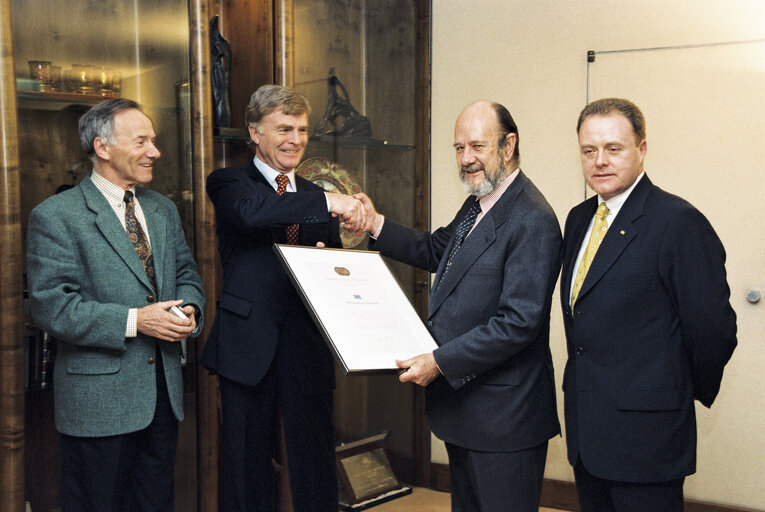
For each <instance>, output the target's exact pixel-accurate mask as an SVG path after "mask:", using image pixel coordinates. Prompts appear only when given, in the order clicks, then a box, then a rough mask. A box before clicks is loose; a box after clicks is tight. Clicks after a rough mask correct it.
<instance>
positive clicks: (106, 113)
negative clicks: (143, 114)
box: [78, 98, 141, 163]
mask: <svg viewBox="0 0 765 512" xmlns="http://www.w3.org/2000/svg"><path fill="white" fill-rule="evenodd" d="M132 109H135V110H141V107H140V105H139V104H138V103H136V102H135V101H133V100H128V99H124V98H119V99H115V100H109V101H104V102H102V103H99V104H98V105H96V106H95V107H93V108H91V109H90V110H88V111H87V112H85V114H83V115H82V117H80V121H79V123H78V130H79V134H80V142H81V143H82V148H83V149H84V150H85V153H87V155H88V157H89V158H90V159H91V160H92V161H93V162H94V163H95V162H96V149H95V146H94V144H93V142H94V141H95V140H96V137H98V138H100V139H101V140H103V141H104V142H106V143H107V144H109V145H112V144H114V143H115V140H114V117H115V116H116V115H117V114H119V113H120V112H124V111H125V110H132Z"/></svg>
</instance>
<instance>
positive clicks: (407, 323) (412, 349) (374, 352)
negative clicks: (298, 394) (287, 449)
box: [274, 244, 438, 375]
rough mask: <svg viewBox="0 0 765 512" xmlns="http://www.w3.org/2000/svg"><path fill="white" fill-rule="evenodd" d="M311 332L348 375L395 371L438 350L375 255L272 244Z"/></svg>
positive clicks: (391, 275) (353, 251) (400, 289)
mask: <svg viewBox="0 0 765 512" xmlns="http://www.w3.org/2000/svg"><path fill="white" fill-rule="evenodd" d="M274 252H275V253H276V255H277V257H278V258H279V261H280V262H281V264H282V265H283V266H284V269H285V271H286V272H287V275H288V276H289V279H290V281H291V282H292V284H293V286H294V287H295V289H296V290H297V292H298V295H300V298H301V300H302V301H303V304H304V305H305V307H306V309H307V310H308V313H309V314H310V315H311V318H312V319H313V321H314V323H315V324H316V327H317V328H318V329H319V332H321V334H322V336H323V337H324V340H325V342H326V343H327V346H328V347H329V349H330V351H331V352H332V355H333V356H334V358H335V361H337V364H338V365H339V366H340V368H341V369H342V370H343V374H344V375H348V374H386V373H395V372H398V371H400V370H399V368H398V367H397V366H396V359H399V360H404V359H408V358H410V357H414V356H416V355H419V354H423V353H426V352H432V351H433V350H434V349H436V348H437V347H438V344H437V343H436V342H435V340H434V339H433V337H432V336H431V335H430V332H428V329H427V328H426V327H425V324H423V322H422V320H421V319H420V317H419V315H418V314H417V312H416V311H415V309H414V307H412V304H411V302H410V301H409V299H408V297H407V296H406V294H405V293H404V290H403V289H402V288H401V285H400V284H399V282H398V281H397V280H396V277H395V276H394V275H393V273H392V272H391V270H390V267H388V265H387V264H386V263H385V260H383V258H382V256H380V253H378V252H375V251H359V250H349V249H326V248H318V247H306V246H298V245H284V244H274Z"/></svg>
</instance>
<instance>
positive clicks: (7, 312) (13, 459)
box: [0, 0, 24, 512]
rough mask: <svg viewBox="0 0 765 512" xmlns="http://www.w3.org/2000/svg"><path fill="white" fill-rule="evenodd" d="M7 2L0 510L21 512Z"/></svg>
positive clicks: (1, 119) (1, 9)
mask: <svg viewBox="0 0 765 512" xmlns="http://www.w3.org/2000/svg"><path fill="white" fill-rule="evenodd" d="M13 62H14V60H13V36H12V33H11V7H10V2H9V0H0V143H1V144H2V146H1V147H0V258H2V262H0V379H2V385H1V386H0V509H2V510H7V511H9V512H21V511H22V510H23V509H24V365H23V360H24V348H23V345H22V329H23V322H24V319H23V318H24V317H23V310H22V302H21V297H22V281H21V273H22V272H23V263H22V260H21V255H22V252H21V219H20V217H21V215H20V205H19V201H20V199H19V196H20V185H19V148H18V132H17V115H16V82H15V75H14V71H13Z"/></svg>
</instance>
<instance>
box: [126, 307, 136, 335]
mask: <svg viewBox="0 0 765 512" xmlns="http://www.w3.org/2000/svg"><path fill="white" fill-rule="evenodd" d="M136 336H138V308H130V309H128V318H127V326H126V327H125V337H126V338H135V337H136Z"/></svg>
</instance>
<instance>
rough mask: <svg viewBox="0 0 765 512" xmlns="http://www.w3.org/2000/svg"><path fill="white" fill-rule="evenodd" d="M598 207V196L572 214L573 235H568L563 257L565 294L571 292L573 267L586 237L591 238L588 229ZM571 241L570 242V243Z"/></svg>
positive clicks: (562, 281)
mask: <svg viewBox="0 0 765 512" xmlns="http://www.w3.org/2000/svg"><path fill="white" fill-rule="evenodd" d="M597 207H598V196H593V197H591V198H590V199H588V200H587V201H585V202H584V203H583V204H582V205H581V206H580V207H577V208H576V209H575V211H574V213H572V215H574V217H573V218H572V219H571V226H572V228H571V233H566V238H567V239H568V240H567V243H566V253H565V254H564V255H563V262H564V263H563V270H562V272H561V284H562V287H561V290H564V291H563V293H567V294H570V292H571V276H572V274H573V272H574V269H573V266H574V265H575V264H576V257H577V256H578V255H579V250H580V249H581V247H582V244H583V243H584V237H585V236H589V233H588V232H587V227H588V226H589V225H590V220H591V219H592V216H593V215H595V209H596V208H597ZM569 240H570V241H569Z"/></svg>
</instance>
